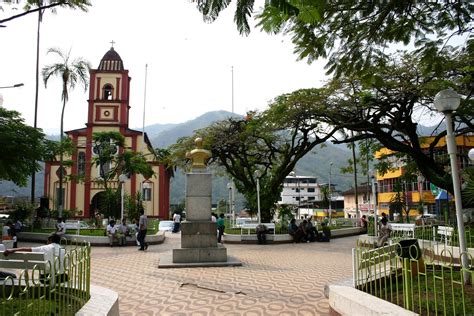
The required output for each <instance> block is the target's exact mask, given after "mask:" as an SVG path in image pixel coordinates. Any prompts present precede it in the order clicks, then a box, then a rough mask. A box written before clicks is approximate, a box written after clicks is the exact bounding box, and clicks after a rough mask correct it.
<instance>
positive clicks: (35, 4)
mask: <svg viewBox="0 0 474 316" xmlns="http://www.w3.org/2000/svg"><path fill="white" fill-rule="evenodd" d="M3 2H4V3H7V4H19V3H24V7H23V9H24V10H23V12H22V13H18V14H15V15H13V16H10V17H8V18H4V19H0V27H2V26H3V25H2V24H4V23H6V22H9V21H12V20H15V19H18V18H21V17H23V16H25V15H28V14H31V13H35V12H38V14H39V15H38V23H41V21H42V16H43V14H44V11H45V10H48V9H51V10H52V11H53V12H54V11H55V9H56V8H58V7H64V8H70V9H79V10H82V11H87V7H88V6H91V2H90V1H89V0H24V1H21V0H4V1H3ZM1 9H2V7H1V6H0V10H1ZM37 30H38V33H39V24H38V29H37ZM37 39H38V42H39V37H38V38H37Z"/></svg>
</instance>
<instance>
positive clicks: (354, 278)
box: [352, 248, 358, 288]
mask: <svg viewBox="0 0 474 316" xmlns="http://www.w3.org/2000/svg"><path fill="white" fill-rule="evenodd" d="M357 270H358V269H357V256H356V248H352V285H353V286H354V288H357Z"/></svg>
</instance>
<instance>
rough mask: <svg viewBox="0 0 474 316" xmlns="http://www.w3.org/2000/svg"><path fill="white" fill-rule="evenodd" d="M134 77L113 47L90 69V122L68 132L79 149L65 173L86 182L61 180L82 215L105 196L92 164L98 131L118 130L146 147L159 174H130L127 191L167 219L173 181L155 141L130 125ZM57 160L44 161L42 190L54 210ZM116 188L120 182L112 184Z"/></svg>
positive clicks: (132, 145)
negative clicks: (161, 162)
mask: <svg viewBox="0 0 474 316" xmlns="http://www.w3.org/2000/svg"><path fill="white" fill-rule="evenodd" d="M130 80H131V78H130V77H129V76H128V70H126V69H125V68H124V66H123V62H122V59H121V58H120V56H119V54H118V53H117V52H116V51H115V50H114V48H113V47H112V48H110V50H109V51H108V52H107V53H106V54H105V55H104V57H103V58H102V60H101V61H100V64H99V67H98V69H93V70H91V71H90V87H89V89H90V90H89V100H88V107H87V123H86V127H85V128H81V129H76V130H71V131H67V132H66V134H67V136H68V137H69V138H70V139H71V140H72V143H73V145H74V147H75V148H76V150H75V151H74V153H73V155H72V157H70V160H71V161H72V164H71V165H70V166H65V167H64V173H65V174H66V175H72V176H75V177H78V176H81V177H82V178H83V179H84V181H71V180H69V177H66V179H65V180H64V183H63V196H64V204H63V205H64V209H66V210H73V209H77V212H78V214H76V215H78V216H82V217H90V216H91V215H92V211H93V210H94V209H95V208H96V207H97V205H99V204H100V203H99V202H100V200H101V199H103V198H104V195H105V193H104V188H103V186H101V185H100V184H99V183H98V182H97V181H94V179H98V178H99V177H100V174H99V168H98V167H96V166H95V165H93V164H92V159H93V156H94V155H95V154H96V148H93V145H92V135H93V133H95V132H106V131H107V132H113V131H115V132H119V133H120V134H121V135H122V136H123V137H124V138H125V148H117V152H123V151H127V150H132V151H137V152H142V153H143V154H144V155H146V156H145V157H147V162H148V164H150V165H151V166H152V168H153V171H154V173H155V175H154V176H153V177H151V178H149V179H144V178H143V177H142V176H141V175H135V174H134V175H131V177H130V179H128V180H126V181H125V182H124V185H125V192H126V193H127V194H128V195H131V196H135V195H136V192H140V191H141V193H142V200H143V205H144V208H145V213H146V214H147V215H148V216H150V217H159V218H168V216H169V214H168V213H169V180H170V177H169V175H168V173H167V172H166V170H165V168H164V166H163V165H159V164H158V162H157V161H156V160H155V158H154V155H153V154H152V150H153V147H152V144H151V143H150V140H149V139H148V136H147V134H146V133H142V132H141V131H136V130H133V129H130V128H129V114H130V110H131V106H130V104H129V100H130ZM59 172H60V170H59V162H57V161H53V162H47V163H46V166H45V177H44V194H45V196H46V197H47V198H48V199H49V202H50V203H49V205H50V206H51V208H52V209H56V208H57V205H56V204H57V203H56V201H57V197H58V195H59ZM108 185H109V187H111V188H113V189H114V188H115V189H116V188H118V186H119V182H118V180H117V181H114V182H112V183H108Z"/></svg>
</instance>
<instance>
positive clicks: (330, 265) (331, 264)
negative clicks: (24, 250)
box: [21, 233, 357, 316]
mask: <svg viewBox="0 0 474 316" xmlns="http://www.w3.org/2000/svg"><path fill="white" fill-rule="evenodd" d="M356 239H357V237H356V236H353V237H345V238H338V239H333V240H331V242H330V243H301V244H275V245H271V244H270V245H257V244H255V245H254V244H226V245H225V246H226V247H227V248H228V254H229V255H231V256H233V257H235V258H237V259H238V260H240V261H241V262H242V264H243V266H242V267H219V268H179V269H158V263H159V260H160V256H162V255H163V254H164V253H167V252H169V251H171V249H173V248H177V247H179V246H180V235H179V234H171V233H166V239H165V242H164V243H162V244H160V245H151V246H150V247H149V248H148V250H147V251H146V252H142V251H138V250H137V248H135V247H131V246H128V247H123V248H121V247H113V248H110V247H93V248H92V273H91V283H93V284H95V285H99V286H103V287H106V288H109V289H112V290H114V291H116V292H117V293H118V294H119V297H120V315H249V316H250V315H252V316H253V315H329V305H328V300H327V299H326V298H325V297H324V292H323V291H324V285H325V284H327V283H330V282H333V281H338V280H340V279H344V278H348V277H350V276H351V275H352V272H351V271H352V264H351V248H352V247H354V245H355V241H356ZM37 245H38V244H34V243H21V246H22V247H23V246H37Z"/></svg>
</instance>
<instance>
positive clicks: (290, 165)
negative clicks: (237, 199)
mask: <svg viewBox="0 0 474 316" xmlns="http://www.w3.org/2000/svg"><path fill="white" fill-rule="evenodd" d="M308 92H311V91H309V90H301V91H300V92H299V93H298V92H297V93H294V94H285V95H282V96H279V97H277V98H275V100H273V102H272V103H271V104H270V108H269V109H268V110H266V111H264V112H262V113H257V112H253V113H249V115H247V117H246V118H243V119H233V118H229V119H227V120H224V121H220V122H216V123H215V124H213V125H211V126H209V127H207V128H205V129H202V130H199V131H197V132H196V135H193V136H192V137H188V138H184V139H181V140H180V141H179V142H178V143H177V144H176V145H174V146H173V147H172V150H173V153H174V157H176V158H177V159H178V160H180V159H181V161H183V160H184V157H185V152H186V151H188V150H190V149H191V148H193V146H194V143H193V141H194V139H195V138H196V137H197V136H200V137H202V138H203V140H204V146H205V147H206V148H207V149H209V150H211V152H212V158H211V164H215V165H217V166H219V167H221V168H223V169H224V170H225V172H226V173H227V174H228V177H231V178H233V179H234V182H235V185H236V188H237V190H238V191H239V192H241V193H242V194H243V195H244V197H245V199H246V201H247V205H248V208H249V209H250V210H256V209H257V194H256V184H257V183H256V180H257V178H256V176H255V171H257V170H258V171H259V172H260V175H261V176H260V180H259V181H260V204H261V215H262V221H269V220H270V219H271V218H272V215H273V212H274V206H275V203H276V202H277V201H278V199H279V197H280V193H281V190H282V188H283V181H284V179H285V177H286V176H287V175H288V174H289V173H290V172H291V171H293V170H294V168H295V165H296V163H297V161H298V160H299V159H301V158H302V157H303V156H304V155H305V154H307V153H308V152H310V151H311V150H312V149H313V148H315V147H316V146H317V145H318V144H323V143H324V142H325V141H327V140H328V139H330V138H331V137H332V136H333V135H334V133H335V130H334V129H332V128H327V127H326V126H323V125H321V124H320V123H319V119H318V116H317V115H316V111H314V110H313V108H312V106H313V103H312V102H306V101H307V99H308V96H307V95H306V94H307V93H308ZM313 97H314V98H316V99H317V98H318V97H321V96H318V95H317V94H313ZM177 164H178V165H179V164H180V163H179V161H178V162H177Z"/></svg>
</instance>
